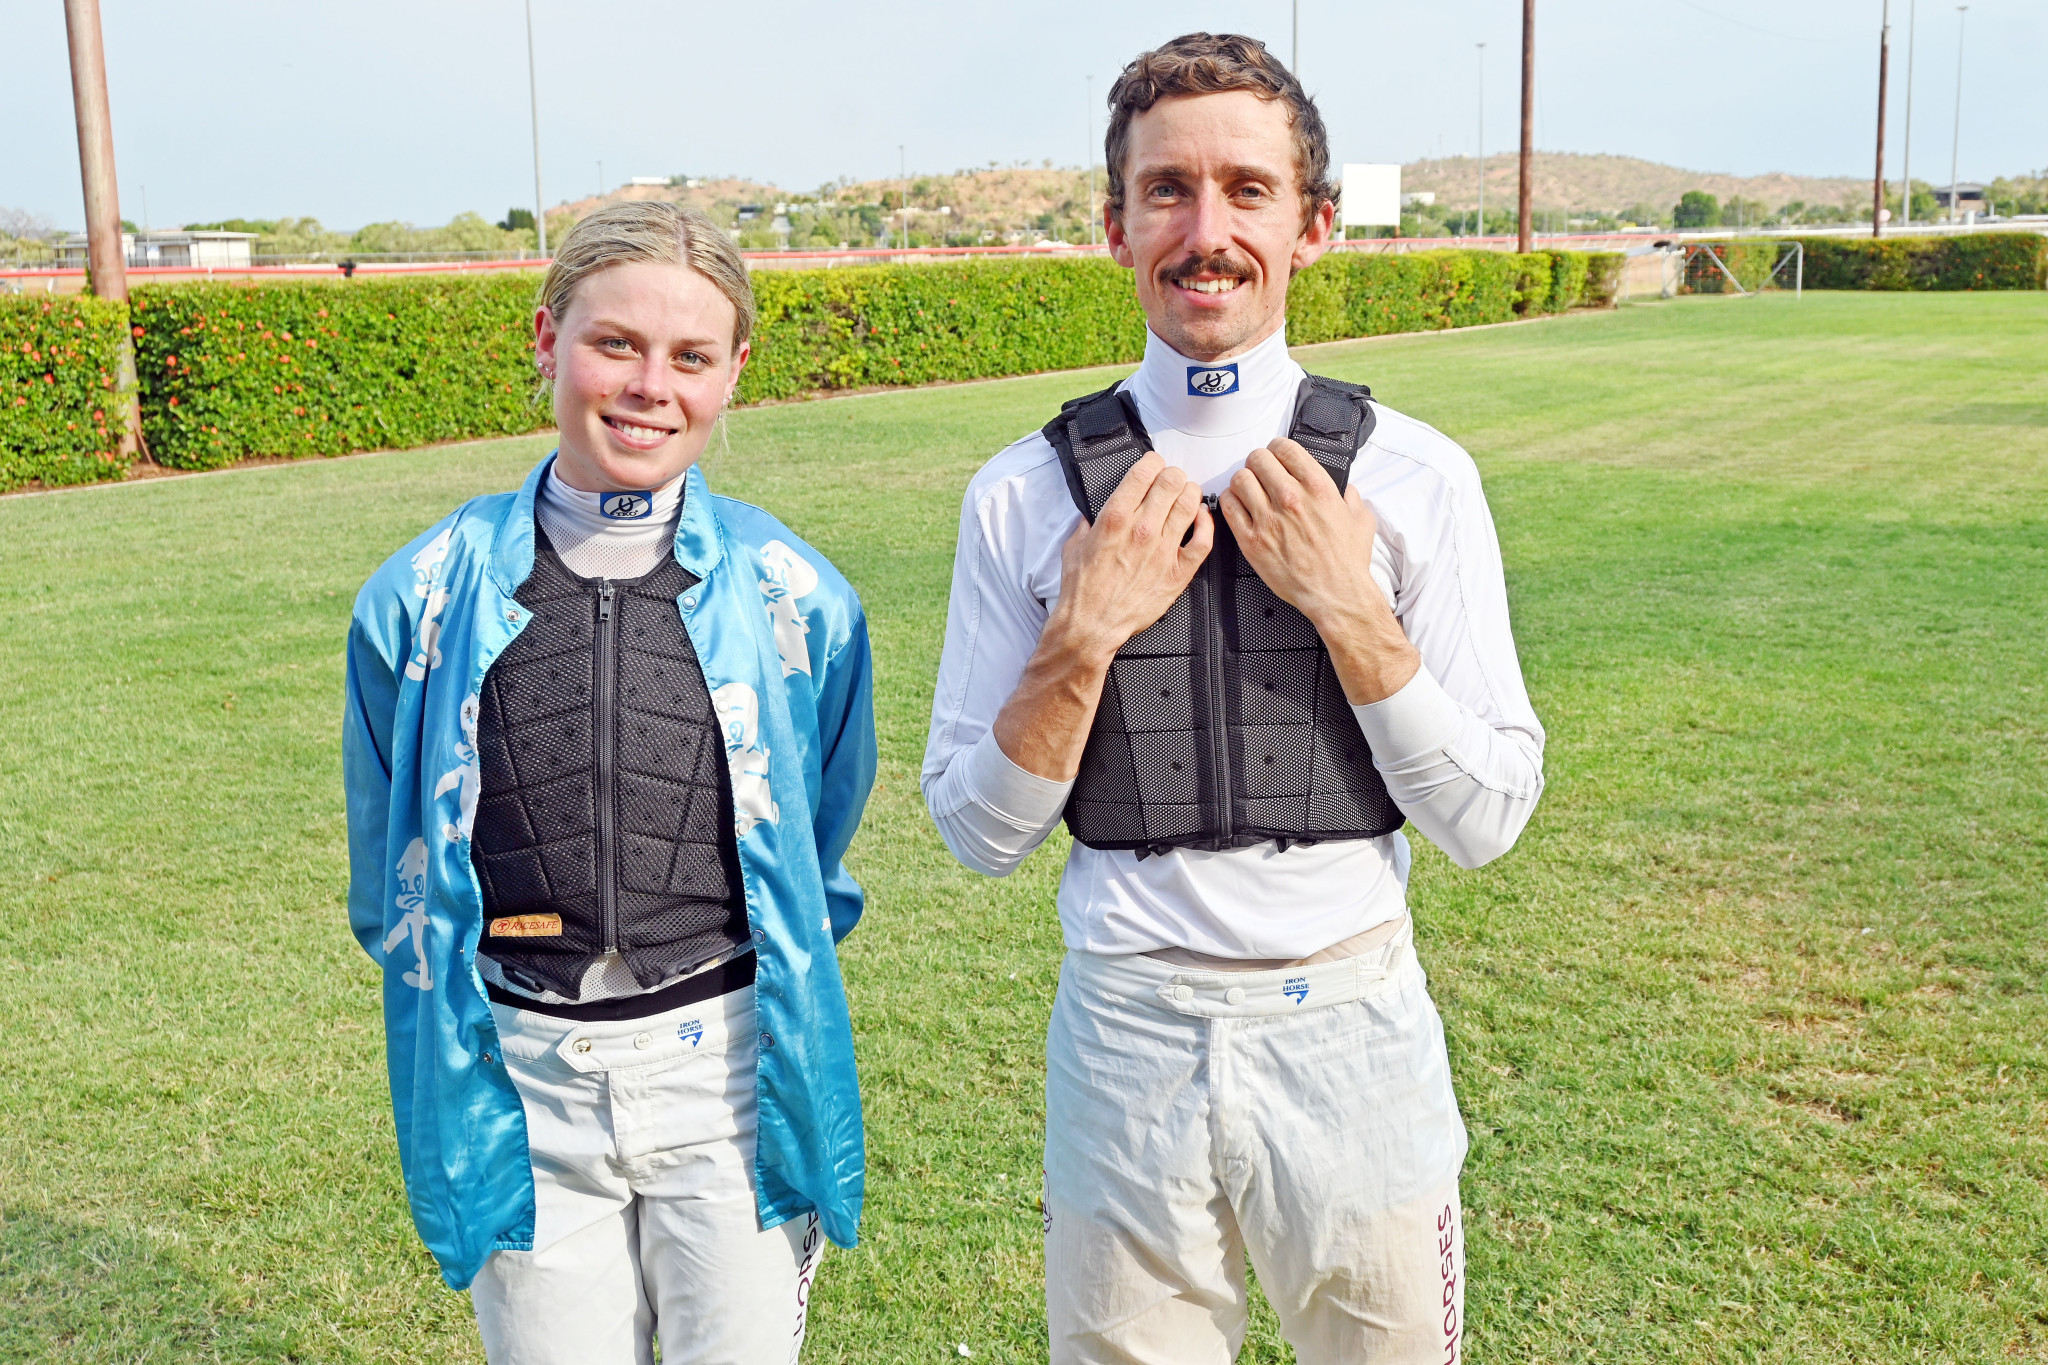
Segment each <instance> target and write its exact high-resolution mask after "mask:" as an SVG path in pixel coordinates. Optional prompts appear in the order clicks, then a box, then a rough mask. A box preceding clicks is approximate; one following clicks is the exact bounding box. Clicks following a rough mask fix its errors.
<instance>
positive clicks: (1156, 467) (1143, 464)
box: [1096, 450, 1166, 521]
mask: <svg viewBox="0 0 2048 1365" xmlns="http://www.w3.org/2000/svg"><path fill="white" fill-rule="evenodd" d="M1165 468H1166V461H1165V460H1163V459H1161V458H1160V456H1159V454H1158V452H1156V451H1150V450H1148V451H1146V452H1145V453H1144V454H1143V455H1142V456H1140V457H1139V458H1138V462H1137V463H1136V464H1134V465H1132V466H1131V467H1130V469H1129V470H1127V471H1126V472H1125V474H1124V477H1123V480H1122V482H1120V483H1118V484H1117V486H1116V490H1115V491H1114V492H1112V493H1111V494H1110V495H1109V496H1108V497H1107V498H1105V499H1103V502H1102V512H1101V514H1100V515H1098V516H1097V517H1096V520H1097V521H1103V520H1106V519H1107V520H1118V519H1122V518H1125V517H1129V516H1131V515H1133V514H1134V513H1136V512H1137V510H1138V504H1140V503H1142V502H1143V501H1144V500H1145V495H1146V494H1147V493H1149V492H1151V491H1152V485H1153V483H1154V482H1155V481H1157V479H1158V478H1159V474H1160V471H1162V470H1164V469H1165Z"/></svg>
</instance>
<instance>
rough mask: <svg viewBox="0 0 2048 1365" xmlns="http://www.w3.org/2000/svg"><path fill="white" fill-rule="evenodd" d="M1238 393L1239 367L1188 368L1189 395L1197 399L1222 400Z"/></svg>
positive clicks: (1208, 366) (1231, 365)
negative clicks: (1225, 396)
mask: <svg viewBox="0 0 2048 1365" xmlns="http://www.w3.org/2000/svg"><path fill="white" fill-rule="evenodd" d="M1236 392H1237V366H1236V364H1234V363H1233V364H1229V365H1190V366H1188V393H1189V394H1190V395H1191V396H1193V397H1195V398H1221V397H1222V396H1223V395H1224V394H1226V393H1236Z"/></svg>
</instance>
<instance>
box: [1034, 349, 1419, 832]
mask: <svg viewBox="0 0 2048 1365" xmlns="http://www.w3.org/2000/svg"><path fill="white" fill-rule="evenodd" d="M1371 397H1372V394H1371V391H1370V390H1368V389H1366V388H1363V387H1361V386H1359V385H1355V384H1345V383H1342V382H1340V381H1338V380H1334V379H1325V378H1323V377H1321V376H1320V375H1311V376H1309V377H1308V378H1307V379H1306V380H1305V381H1303V383H1302V386H1301V391H1300V393H1299V394H1298V395H1297V397H1296V399H1295V416H1294V424H1293V427H1292V429H1291V430H1290V431H1289V432H1288V436H1289V437H1290V439H1292V440H1295V441H1299V442H1300V443H1301V444H1302V445H1303V446H1304V447H1305V448H1306V449H1307V450H1308V452H1309V453H1310V454H1311V455H1313V456H1314V457H1315V458H1316V460H1317V462H1318V463H1320V464H1321V465H1322V466H1323V468H1325V469H1327V470H1328V471H1329V472H1330V477H1331V478H1333V479H1335V480H1336V481H1337V488H1338V490H1339V491H1340V492H1341V491H1342V490H1343V488H1344V486H1345V484H1346V481H1347V480H1348V479H1349V477H1350V473H1351V462H1352V460H1353V459H1354V458H1355V457H1356V456H1357V453H1358V451H1359V449H1360V448H1361V447H1362V446H1363V445H1364V444H1365V442H1366V438H1367V437H1369V436H1370V435H1371V434H1372V428H1373V411H1372V405H1371V403H1370V401H1369V400H1370V399H1371ZM1045 438H1046V439H1047V440H1048V441H1050V442H1051V443H1052V447H1053V449H1054V450H1056V451H1057V452H1059V457H1060V467H1061V468H1062V469H1063V470H1064V471H1065V472H1066V476H1067V488H1068V490H1069V491H1070V492H1071V493H1072V494H1073V498H1074V502H1075V504H1076V505H1077V506H1078V507H1080V509H1081V514H1082V515H1083V516H1085V517H1087V518H1088V520H1089V521H1090V522H1093V521H1094V520H1095V518H1096V516H1097V514H1098V513H1100V512H1101V510H1102V504H1103V503H1104V502H1105V501H1107V500H1108V498H1109V495H1110V494H1111V493H1112V492H1114V491H1115V490H1116V486H1117V484H1119V483H1120V482H1122V481H1123V477H1124V475H1125V474H1126V473H1128V472H1129V471H1130V468H1131V466H1132V465H1134V464H1136V463H1137V462H1138V460H1139V459H1140V457H1142V456H1143V455H1144V454H1145V452H1147V451H1148V450H1150V449H1151V448H1152V441H1151V437H1150V436H1148V435H1147V434H1146V432H1145V427H1144V424H1143V423H1142V422H1141V421H1140V420H1139V417H1138V409H1137V406H1136V404H1134V403H1133V402H1131V400H1129V399H1128V398H1126V397H1124V396H1123V395H1122V394H1120V393H1118V392H1117V391H1116V390H1115V389H1113V388H1111V389H1105V390H1104V391H1102V392H1101V393H1097V394H1091V395H1089V396H1088V397H1086V398H1077V399H1075V400H1074V401H1073V402H1071V403H1068V404H1067V405H1066V406H1065V407H1063V408H1061V409H1060V415H1059V416H1058V417H1056V418H1055V419H1053V421H1052V422H1051V423H1050V424H1049V425H1048V426H1047V427H1046V428H1045ZM1203 502H1204V503H1205V504H1206V505H1207V506H1208V508H1209V510H1210V513H1211V515H1212V517H1213V519H1214V521H1215V527H1216V540H1215V546H1214V548H1213V549H1212V550H1211V551H1210V552H1209V557H1208V559H1207V560H1206V561H1205V562H1204V563H1203V565H1202V567H1201V568H1200V569H1199V570H1197V571H1196V573H1195V577H1194V579H1193V581H1192V582H1190V583H1189V584H1188V587H1187V590H1186V591H1185V592H1183V593H1182V594H1181V595H1180V596H1179V597H1178V598H1176V599H1174V603H1173V605H1172V606H1171V607H1169V608H1168V609H1167V611H1166V614H1165V615H1164V616H1162V617H1161V618H1160V619H1159V620H1158V621H1156V622H1154V623H1153V624H1152V625H1150V626H1147V627H1146V628H1145V629H1143V630H1141V631H1139V632H1138V633H1137V634H1136V635H1133V636H1132V637H1131V639H1130V642H1129V643H1128V644H1126V645H1125V646H1124V647H1123V648H1122V649H1120V650H1118V651H1117V655H1116V659H1115V661H1114V662H1113V663H1112V664H1111V665H1110V669H1109V677H1108V680H1107V682H1106V683H1105V685H1104V687H1103V692H1102V704H1101V705H1100V706H1099V707H1098V708H1097V709H1096V712H1095V723H1094V727H1093V728H1092V729H1091V730H1090V731H1089V735H1088V744H1087V747H1086V749H1084V750H1083V752H1082V755H1081V771H1080V775H1079V777H1078V778H1077V779H1076V781H1075V783H1074V787H1073V791H1072V793H1071V794H1070V795H1069V797H1068V798H1067V808H1066V821H1067V828H1068V830H1069V831H1070V832H1071V833H1072V834H1073V836H1074V838H1076V839H1078V840H1079V841H1080V842H1082V843H1084V844H1086V845H1087V846H1088V847H1090V848H1101V849H1136V850H1138V851H1139V856H1140V857H1143V856H1145V854H1147V853H1163V852H1165V851H1167V850H1168V849H1173V848H1193V849H1202V850H1207V851H1215V850H1217V849H1225V848H1248V847H1251V846H1252V845H1255V844H1262V843H1265V842H1266V841H1268V840H1274V841H1277V842H1278V843H1279V845H1280V847H1281V848H1282V849H1285V848H1286V847H1287V846H1288V845H1289V844H1293V843H1316V842H1320V841H1322V840H1325V839H1375V838H1378V837H1379V836H1381V835H1384V834H1391V833H1392V832H1393V831H1395V830H1397V829H1399V828H1401V826H1402V824H1403V823H1404V822H1405V817H1404V816H1403V815H1402V814H1401V811H1400V809H1399V808H1398V807H1397V806H1395V805H1394V802H1393V800H1392V799H1391V798H1390V797H1389V796H1388V795H1387V788H1386V784H1385V783H1384V782H1382V781H1381V780H1380V775H1379V772H1378V770H1377V769H1375V768H1374V767H1373V764H1372V751H1371V750H1370V749H1369V748H1368V747H1367V745H1366V742H1365V736H1364V735H1363V734H1362V733H1360V731H1359V728H1358V718H1357V716H1356V715H1355V714H1354V713H1353V712H1352V710H1351V704H1350V702H1349V701H1347V700H1346V698H1345V696H1344V688H1343V685H1342V684H1341V683H1339V682H1338V680H1337V674H1336V670H1335V668H1334V667H1333V666H1332V664H1331V662H1330V655H1329V651H1328V650H1327V649H1325V648H1324V647H1323V642H1322V638H1321V637H1320V636H1318V635H1317V634H1316V630H1315V627H1314V626H1312V625H1310V624H1309V620H1308V618H1307V617H1306V616H1303V615H1302V614H1301V613H1300V612H1299V611H1297V610H1295V609H1294V608H1293V607H1291V606H1289V605H1288V604H1287V603H1286V602H1284V601H1282V600H1281V599H1280V597H1279V596H1278V595H1277V594H1276V593H1274V591H1273V590H1272V589H1271V588H1269V587H1267V586H1266V584H1265V582H1264V580H1262V579H1261V578H1260V577H1259V576H1258V574H1257V573H1255V572H1254V571H1253V570H1252V567H1251V565H1250V564H1248V563H1247V562H1246V561H1245V558H1244V554H1243V552H1242V551H1240V550H1239V549H1238V547H1237V539H1236V537H1235V536H1233V535H1232V534H1231V532H1230V527H1229V525H1228V524H1227V523H1226V522H1225V521H1224V520H1223V516H1222V513H1221V512H1219V511H1218V510H1217V500H1216V498H1215V497H1213V496H1211V497H1206V498H1204V499H1203Z"/></svg>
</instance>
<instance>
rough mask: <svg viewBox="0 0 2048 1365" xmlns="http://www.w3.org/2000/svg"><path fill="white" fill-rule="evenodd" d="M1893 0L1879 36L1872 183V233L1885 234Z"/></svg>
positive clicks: (1887, 6)
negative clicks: (1886, 124) (1886, 105)
mask: <svg viewBox="0 0 2048 1365" xmlns="http://www.w3.org/2000/svg"><path fill="white" fill-rule="evenodd" d="M1891 63H1892V0H1884V25H1883V27H1882V28H1880V29H1879V30H1878V36H1877V175H1876V177H1875V178H1874V179H1873V180H1872V181H1871V184H1870V199H1871V202H1870V235H1871V236H1872V237H1882V236H1884V94H1885V83H1886V81H1888V80H1889V79H1890V76H1891Z"/></svg>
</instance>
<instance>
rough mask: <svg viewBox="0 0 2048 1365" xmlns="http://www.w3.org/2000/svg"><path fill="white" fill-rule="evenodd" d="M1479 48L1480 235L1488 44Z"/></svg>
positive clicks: (1483, 206)
mask: <svg viewBox="0 0 2048 1365" xmlns="http://www.w3.org/2000/svg"><path fill="white" fill-rule="evenodd" d="M1474 46H1475V47H1477V48H1478V49H1479V234H1478V235H1479V236H1481V237H1484V236H1485V235H1486V44H1485V43H1475V44H1474Z"/></svg>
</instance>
